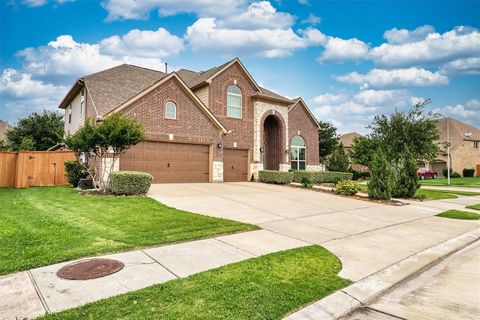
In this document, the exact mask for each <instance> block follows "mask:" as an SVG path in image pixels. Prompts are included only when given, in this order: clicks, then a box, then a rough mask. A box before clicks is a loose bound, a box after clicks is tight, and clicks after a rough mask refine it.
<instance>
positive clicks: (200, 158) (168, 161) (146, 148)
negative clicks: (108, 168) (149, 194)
mask: <svg viewBox="0 0 480 320" xmlns="http://www.w3.org/2000/svg"><path fill="white" fill-rule="evenodd" d="M209 163H210V162H209V146H208V145H200V144H185V143H172V142H156V141H143V142H140V143H139V144H137V145H135V146H133V147H131V148H130V149H129V150H128V151H127V152H126V153H125V154H123V155H122V156H121V158H120V170H130V171H142V172H148V173H150V174H151V175H152V176H153V183H168V182H209V168H210V164H209ZM223 179H224V181H225V182H230V181H247V179H248V151H247V150H238V149H224V150H223Z"/></svg>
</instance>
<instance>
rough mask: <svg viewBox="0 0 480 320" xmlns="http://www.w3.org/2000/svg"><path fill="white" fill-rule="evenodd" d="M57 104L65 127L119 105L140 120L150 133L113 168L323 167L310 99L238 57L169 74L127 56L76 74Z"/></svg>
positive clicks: (176, 171) (241, 177)
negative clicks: (280, 89) (287, 92)
mask: <svg viewBox="0 0 480 320" xmlns="http://www.w3.org/2000/svg"><path fill="white" fill-rule="evenodd" d="M59 107H60V108H62V109H65V133H66V134H73V133H74V132H75V131H76V130H78V129H79V128H80V127H81V126H82V125H83V124H84V123H85V121H87V119H88V118H90V117H93V118H95V119H96V120H101V119H102V118H103V117H105V116H108V115H109V114H112V113H115V112H121V113H123V114H125V115H128V116H130V117H133V118H135V119H137V120H139V121H140V122H142V123H143V124H144V126H145V129H146V134H147V138H146V140H145V141H143V142H141V143H139V144H137V145H135V146H133V147H132V148H130V149H129V150H128V151H127V152H126V153H125V154H124V155H122V156H121V158H120V161H119V167H118V168H116V169H120V170H137V171H145V172H150V173H151V174H152V175H153V177H154V182H209V181H210V182H220V181H249V180H251V179H252V178H257V174H258V171H259V170H264V169H265V170H266V169H268V170H282V171H287V170H289V169H290V168H294V169H308V170H319V169H321V166H320V164H319V154H318V130H319V127H318V123H317V121H316V119H315V117H314V116H313V114H312V113H311V111H310V110H309V109H308V107H307V105H306V104H305V102H304V101H303V100H302V99H301V98H298V99H295V100H290V99H288V98H285V97H283V96H281V95H278V94H276V93H274V92H272V91H269V90H267V89H265V88H261V87H260V86H259V85H258V84H257V82H256V81H255V80H254V79H253V78H252V77H251V75H250V74H249V72H248V71H247V70H246V69H245V67H244V66H243V64H242V63H241V62H240V60H239V59H234V60H231V61H229V62H227V63H225V64H223V65H221V66H219V67H214V68H212V69H209V70H207V71H200V72H195V71H191V70H186V69H182V70H179V71H177V72H171V73H168V74H167V73H164V72H160V71H156V70H151V69H145V68H141V67H137V66H133V65H127V64H123V65H120V66H117V67H114V68H111V69H107V70H104V71H101V72H98V73H94V74H91V75H88V76H85V77H82V78H80V79H78V80H77V81H76V82H75V84H74V85H73V86H72V88H71V89H70V91H69V92H68V93H67V95H66V96H65V98H64V99H63V101H62V102H61V103H60V106H59Z"/></svg>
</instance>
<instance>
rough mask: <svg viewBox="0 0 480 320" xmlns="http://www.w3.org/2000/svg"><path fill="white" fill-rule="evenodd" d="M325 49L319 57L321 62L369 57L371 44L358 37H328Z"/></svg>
mask: <svg viewBox="0 0 480 320" xmlns="http://www.w3.org/2000/svg"><path fill="white" fill-rule="evenodd" d="M324 47H325V51H323V52H322V54H321V55H320V57H319V60H320V61H321V62H341V61H346V60H360V59H365V58H367V54H368V50H369V46H368V44H366V43H365V42H363V41H361V40H358V39H356V38H352V39H347V40H345V39H342V38H335V37H327V41H326V42H325V43H324Z"/></svg>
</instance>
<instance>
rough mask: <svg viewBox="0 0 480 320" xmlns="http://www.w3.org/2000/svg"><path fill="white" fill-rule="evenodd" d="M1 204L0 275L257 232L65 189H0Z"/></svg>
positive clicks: (140, 200)
mask: <svg viewBox="0 0 480 320" xmlns="http://www.w3.org/2000/svg"><path fill="white" fill-rule="evenodd" d="M0 204H1V205H0V248H1V250H0V274H6V273H10V272H14V271H18V270H26V269H29V268H34V267H39V266H43V265H48V264H52V263H56V262H61V261H67V260H71V259H75V258H79V257H85V256H90V255H96V254H100V253H107V252H116V251H124V250H127V249H134V248H139V247H147V246H153V245H158V244H165V243H171V242H178V241H187V240H193V239H198V238H203V237H210V236H214V235H219V234H227V233H232V232H238V231H246V230H254V229H257V227H255V226H253V225H248V224H243V223H239V222H235V221H230V220H224V219H217V218H213V217H207V216H202V215H198V214H193V213H189V212H185V211H180V210H177V209H174V208H170V207H167V206H165V205H162V204H161V203H159V202H157V201H155V200H153V199H150V198H147V197H114V196H82V195H79V194H78V191H76V190H74V189H72V188H68V187H37V188H29V189H0Z"/></svg>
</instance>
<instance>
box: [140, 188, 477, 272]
mask: <svg viewBox="0 0 480 320" xmlns="http://www.w3.org/2000/svg"><path fill="white" fill-rule="evenodd" d="M149 195H150V196H151V197H152V198H154V199H157V200H158V201H160V202H162V203H165V204H167V205H169V206H172V207H175V208H179V209H184V210H188V211H191V212H195V213H200V214H205V215H209V216H214V217H221V218H226V219H232V220H237V221H241V222H246V223H252V224H256V225H259V226H260V227H261V228H263V229H266V230H270V231H272V232H275V233H278V234H281V235H285V236H288V237H291V238H295V239H298V240H303V241H306V242H309V243H312V244H320V245H322V246H323V247H325V248H327V249H328V250H330V251H332V252H333V253H334V254H336V255H337V256H338V257H339V258H340V260H341V262H342V265H343V269H342V271H341V273H340V275H341V276H343V277H346V278H349V279H351V280H353V281H358V280H360V279H362V278H364V277H366V276H368V275H370V274H372V273H374V272H376V271H378V270H381V269H384V268H385V267H387V266H389V265H391V264H394V263H396V262H398V261H400V260H402V259H404V258H406V257H408V256H410V255H412V254H415V253H417V252H420V251H422V250H424V249H426V248H428V247H430V246H432V245H435V244H437V243H440V242H443V241H445V240H448V239H450V238H453V237H455V236H457V235H460V234H463V233H465V232H468V231H471V230H473V229H476V228H478V227H479V226H480V223H479V222H478V221H466V220H452V219H445V218H439V217H435V215H436V214H437V213H439V212H442V211H444V210H446V209H445V208H451V207H455V208H460V207H463V206H465V205H467V204H473V203H480V197H478V196H477V197H462V198H459V199H455V200H457V201H452V200H449V201H448V202H442V201H434V202H433V201H432V202H422V203H418V204H415V203H414V204H410V205H407V206H402V207H393V206H386V205H381V204H376V203H372V202H367V201H361V200H354V199H349V198H344V197H339V196H336V195H331V194H326V193H321V192H317V191H312V190H304V189H297V188H291V187H286V186H277V185H269V184H262V183H249V182H245V183H222V184H159V185H152V187H151V189H150V192H149ZM429 203H430V204H429Z"/></svg>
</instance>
